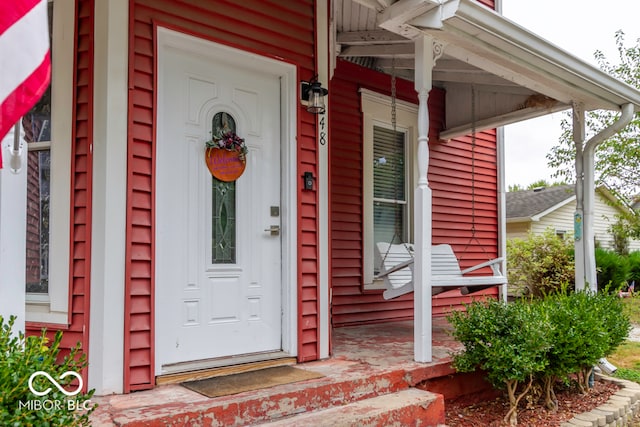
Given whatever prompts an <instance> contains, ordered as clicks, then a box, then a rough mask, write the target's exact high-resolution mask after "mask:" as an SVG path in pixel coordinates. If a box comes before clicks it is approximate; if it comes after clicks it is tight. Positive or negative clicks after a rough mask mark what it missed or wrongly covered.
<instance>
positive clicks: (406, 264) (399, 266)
mask: <svg viewBox="0 0 640 427" xmlns="http://www.w3.org/2000/svg"><path fill="white" fill-rule="evenodd" d="M411 264H413V258H411V259H408V260H406V261H403V262H401V263H400V264H397V265H394V266H393V267H391V268H390V269H388V270H385V271H381V272H380V273H378V275H377V276H376V277H375V278H376V279H382V278H383V277H385V276H388V275H389V274H391V273H395V272H396V271H398V270H402V269H403V268H407V267H409V266H410V265H411Z"/></svg>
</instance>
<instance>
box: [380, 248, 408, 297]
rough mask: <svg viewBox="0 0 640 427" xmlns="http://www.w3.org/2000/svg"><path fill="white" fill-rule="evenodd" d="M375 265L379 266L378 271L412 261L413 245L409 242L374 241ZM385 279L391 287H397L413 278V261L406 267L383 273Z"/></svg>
mask: <svg viewBox="0 0 640 427" xmlns="http://www.w3.org/2000/svg"><path fill="white" fill-rule="evenodd" d="M376 249H377V250H376V251H375V255H376V259H375V263H376V264H375V265H377V266H379V269H380V273H381V274H382V273H385V272H387V271H388V270H390V269H392V268H394V267H396V266H397V265H400V264H402V263H405V262H407V261H413V245H412V244H411V243H401V244H390V243H387V242H378V243H376ZM385 280H386V281H387V283H388V284H389V285H390V286H391V287H392V288H393V289H398V288H401V287H402V286H404V285H406V284H407V283H409V282H411V281H412V280H413V262H412V263H410V264H409V265H408V266H407V267H405V268H402V269H400V270H398V271H394V272H393V273H392V274H389V275H385Z"/></svg>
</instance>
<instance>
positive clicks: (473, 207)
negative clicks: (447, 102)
mask: <svg viewBox="0 0 640 427" xmlns="http://www.w3.org/2000/svg"><path fill="white" fill-rule="evenodd" d="M471 237H472V238H475V237H476V87H475V86H474V85H472V86H471Z"/></svg>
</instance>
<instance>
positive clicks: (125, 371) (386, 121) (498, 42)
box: [0, 0, 640, 395]
mask: <svg viewBox="0 0 640 427" xmlns="http://www.w3.org/2000/svg"><path fill="white" fill-rule="evenodd" d="M49 4H50V5H51V6H50V7H51V13H52V14H53V27H52V43H53V49H52V52H53V80H52V91H51V97H50V99H48V100H45V101H43V103H47V102H49V103H50V105H49V104H47V105H40V106H39V108H38V109H37V111H38V114H40V113H49V112H50V114H51V115H50V116H48V115H46V114H45V115H44V116H43V115H42V114H40V115H36V114H35V111H34V114H32V115H29V116H27V117H26V118H25V120H24V121H23V126H24V127H25V129H27V130H28V132H25V135H24V145H25V146H26V148H27V150H28V152H29V155H28V158H29V165H28V167H27V168H25V170H23V171H22V172H21V173H19V174H17V175H13V174H11V172H10V171H9V170H7V169H3V170H1V171H0V190H1V191H0V254H1V257H0V271H1V272H2V274H0V313H2V314H4V315H7V314H9V313H14V314H18V315H19V318H20V321H22V322H24V321H26V322H25V323H22V324H23V325H25V328H26V331H27V333H28V334H37V333H39V331H40V330H41V328H42V327H47V328H48V330H49V331H50V332H53V331H55V330H63V331H64V334H65V335H64V340H63V347H64V348H69V347H71V346H73V344H75V343H76V342H80V343H81V345H82V348H83V350H84V351H85V352H86V354H87V356H88V360H89V367H88V370H87V371H86V372H84V373H83V374H84V375H85V376H86V381H85V384H86V385H88V387H89V388H95V389H96V390H97V394H98V395H100V394H110V393H129V392H132V391H136V390H143V389H150V388H153V387H155V385H156V379H157V377H158V376H162V375H165V374H169V373H180V372H188V371H191V370H195V369H201V368H208V367H216V366H222V365H229V364H237V363H247V362H252V361H262V360H268V359H275V358H283V357H294V358H296V360H297V361H298V362H300V363H302V362H307V361H314V360H318V359H322V358H327V357H329V356H330V355H331V330H332V328H339V327H342V326H346V325H354V324H364V323H376V322H387V321H393V320H408V319H414V322H415V323H414V325H415V328H416V333H415V337H416V342H415V355H414V357H415V359H416V360H417V361H420V362H424V361H428V360H431V318H432V315H441V314H443V313H445V312H447V311H448V310H451V309H452V308H455V307H460V304H461V303H463V302H468V301H470V298H469V297H464V298H463V297H462V296H461V294H460V292H458V291H457V290H452V291H449V292H446V293H444V294H440V295H438V296H437V297H435V298H433V299H432V298H431V288H430V286H431V285H430V280H429V278H430V276H431V274H430V269H431V264H430V258H431V253H430V252H431V247H432V244H437V243H448V244H450V245H452V247H453V248H454V251H455V253H456V255H457V256H458V258H459V263H460V265H461V267H462V268H465V267H469V266H472V265H475V264H478V263H480V262H482V261H486V260H488V259H492V258H496V257H498V256H502V255H504V246H505V243H504V242H505V237H506V236H505V234H504V229H505V224H504V217H505V213H504V210H503V200H502V199H501V197H502V196H501V195H502V194H503V191H502V190H501V189H502V188H503V187H504V183H502V182H501V180H502V177H503V170H504V162H503V160H502V143H501V139H500V137H499V134H500V133H499V132H497V131H496V130H495V129H496V127H498V126H502V125H505V124H508V123H514V122H517V121H521V120H525V119H529V118H532V117H536V116H541V115H545V114H549V113H551V112H554V111H559V110H564V109H568V108H571V106H572V105H578V106H581V107H582V108H584V109H585V110H591V109H596V108H604V109H613V110H619V109H620V108H621V106H624V105H626V106H628V105H631V106H635V108H636V109H640V93H639V92H637V91H636V90H635V89H633V88H631V87H629V86H627V85H624V84H622V83H620V82H619V81H617V80H615V79H613V78H611V77H610V76H608V75H606V74H605V73H603V72H601V71H599V70H597V69H595V68H594V67H592V66H591V65H589V64H587V63H585V62H582V61H580V60H578V59H576V58H575V57H573V56H571V55H568V54H566V53H565V52H563V51H562V50H560V49H559V48H557V47H555V46H553V45H551V44H549V43H548V42H546V41H545V40H543V39H541V38H539V37H538V36H536V35H535V34H533V33H531V32H529V31H527V30H525V29H523V28H522V27H520V26H518V25H517V24H515V23H512V22H510V21H508V20H507V19H505V18H504V17H502V16H501V15H500V14H499V13H496V12H494V10H493V8H494V7H495V6H496V4H498V5H499V2H495V3H494V1H492V0H483V1H481V2H476V1H473V0H455V1H454V0H451V1H442V0H424V1H397V2H396V1H393V0H390V1H373V0H333V1H328V0H315V1H314V0H301V1H270V2H266V1H263V0H244V1H224V2H223V1H206V0H198V1H184V0H180V1H179V0H163V1H151V0H110V1H103V0H54V1H52V2H50V3H49ZM316 76H317V79H318V81H319V83H321V84H322V85H323V86H324V87H325V88H328V90H329V95H328V97H327V98H326V101H327V109H326V113H325V114H319V115H316V114H313V113H311V112H309V111H307V106H308V101H307V100H306V99H304V100H303V99H301V98H303V86H302V83H309V82H311V81H312V80H314V78H315V77H316ZM320 92H321V91H320ZM317 110H318V111H319V110H322V108H321V107H318V109H317ZM48 129H50V132H49V131H48ZM222 129H229V130H234V131H235V132H236V133H237V135H238V136H240V137H242V138H244V139H245V142H246V144H247V145H248V149H249V152H248V154H247V156H246V169H245V170H244V173H243V174H242V176H240V177H239V179H237V180H235V181H233V180H231V181H229V182H227V181H221V180H214V179H212V177H211V174H210V172H209V170H208V169H207V167H206V165H205V157H204V156H205V142H206V141H207V140H210V139H211V137H212V134H214V135H215V134H217V132H218V131H219V130H222ZM45 130H46V131H45ZM2 147H3V149H4V150H5V151H4V158H5V159H9V156H10V153H9V150H7V149H6V147H7V141H6V140H5V141H3V143H2ZM26 157H27V156H25V160H26ZM7 163H9V161H8V160H7ZM27 171H28V172H27ZM27 178H28V179H27ZM27 194H29V197H27ZM27 200H29V205H28V208H27ZM27 209H28V211H27ZM27 223H28V224H29V225H28V227H27ZM27 228H28V231H29V237H28V238H27V237H25V236H26V235H27ZM46 230H49V232H48V233H47V231H46ZM395 235H398V236H399V238H400V239H401V240H404V241H411V242H413V243H414V244H415V247H416V255H415V269H414V279H415V282H416V292H414V293H411V294H408V295H404V296H402V297H400V298H397V299H393V300H389V301H385V300H384V299H383V297H382V289H381V286H380V285H381V284H380V281H379V280H375V271H376V266H375V262H374V252H373V247H374V243H375V242H376V241H377V240H390V239H391V238H392V237H393V236H395ZM27 240H28V242H29V243H28V244H27ZM38 244H39V245H40V247H38ZM27 248H28V250H29V251H28V255H25V253H26V249H27ZM27 258H28V259H29V262H28V265H26V261H27ZM25 276H26V277H27V278H28V281H29V285H28V287H27V284H26V283H25V282H26V280H25ZM25 290H26V292H25ZM482 292H484V293H485V294H486V295H489V296H490V297H498V290H497V289H496V288H492V289H487V290H484V291H482ZM407 357H408V358H410V357H411V355H407Z"/></svg>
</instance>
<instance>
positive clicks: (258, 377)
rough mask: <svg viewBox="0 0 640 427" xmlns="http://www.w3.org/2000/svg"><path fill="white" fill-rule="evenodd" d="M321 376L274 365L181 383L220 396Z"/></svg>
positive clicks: (209, 394)
mask: <svg viewBox="0 0 640 427" xmlns="http://www.w3.org/2000/svg"><path fill="white" fill-rule="evenodd" d="M323 376H324V375H321V374H318V373H317V372H311V371H306V370H304V369H298V368H294V367H292V366H275V367H273V368H266V369H260V370H257V371H251V372H242V373H240V374H233V375H224V376H220V377H213V378H206V379H204V380H196V381H189V382H185V383H182V385H183V386H184V387H186V388H188V389H190V390H193V391H195V392H198V393H200V394H203V395H205V396H207V397H220V396H228V395H230V394H237V393H242V392H243V391H250V390H258V389H261V388H269V387H273V386H276V385H282V384H290V383H295V382H298V381H305V380H311V379H314V378H322V377H323Z"/></svg>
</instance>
